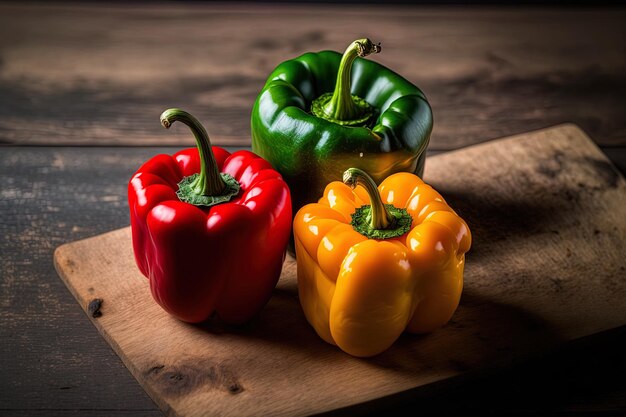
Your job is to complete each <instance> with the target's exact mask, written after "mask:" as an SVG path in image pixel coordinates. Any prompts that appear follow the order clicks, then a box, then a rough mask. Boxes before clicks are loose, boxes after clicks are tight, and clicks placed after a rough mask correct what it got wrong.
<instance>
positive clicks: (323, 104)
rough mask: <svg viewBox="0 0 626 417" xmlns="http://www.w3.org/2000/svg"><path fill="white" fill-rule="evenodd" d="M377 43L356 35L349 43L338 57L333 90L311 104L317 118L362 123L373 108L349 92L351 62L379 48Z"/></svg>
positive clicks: (366, 120) (366, 119)
mask: <svg viewBox="0 0 626 417" xmlns="http://www.w3.org/2000/svg"><path fill="white" fill-rule="evenodd" d="M380 50H381V48H380V45H378V44H374V43H373V42H372V41H371V40H369V39H358V40H356V41H354V42H352V43H351V44H350V46H348V48H347V49H346V51H345V52H344V54H343V57H342V58H341V62H340V63H339V71H338V73H337V82H336V84H335V91H334V92H332V93H325V94H322V95H321V96H320V97H318V98H317V99H315V100H314V101H313V103H312V104H311V112H312V113H313V114H314V115H315V116H317V117H320V118H323V119H326V120H329V121H331V122H334V123H338V124H341V125H348V126H357V125H364V124H366V123H367V122H368V120H369V119H370V118H371V117H372V115H373V114H374V109H373V108H372V106H370V105H369V104H368V103H367V102H366V101H365V100H364V99H362V98H361V97H358V96H355V95H352V94H351V88H352V64H353V63H354V60H355V59H356V58H357V56H360V57H366V56H368V55H370V54H372V53H378V52H380Z"/></svg>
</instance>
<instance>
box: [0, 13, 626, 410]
mask: <svg viewBox="0 0 626 417" xmlns="http://www.w3.org/2000/svg"><path fill="white" fill-rule="evenodd" d="M624 21H626V11H624V10H623V9H609V8H598V9H586V8H581V9H572V10H568V9H558V8H550V9H548V8H543V9H542V8H503V9H498V8H484V7H483V8H471V7H465V8H453V7H447V8H436V7H417V6H367V7H359V8H358V9H356V10H355V6H330V5H319V6H314V5H303V6H298V5H287V4H282V5H275V6H273V5H269V4H263V5H237V4H234V5H233V4H232V3H228V4H226V3H225V4H214V3H206V4H202V3H195V4H180V5H178V4H167V5H151V4H144V3H137V4H130V5H123V4H117V5H115V6H106V5H104V4H103V5H88V6H87V5H79V4H74V3H68V4H63V3H59V4H51V3H45V4H27V5H16V6H13V5H8V4H3V5H0V142H1V143H2V145H3V146H2V147H1V148H0V172H1V175H2V177H1V178H2V181H1V183H0V184H1V185H0V192H1V194H2V198H1V199H0V236H2V239H1V243H0V245H1V246H0V253H1V255H0V261H1V265H0V271H1V272H0V277H1V278H0V374H1V377H0V414H2V415H24V416H26V415H28V416H33V415H35V416H37V415H42V416H44V415H45V416H50V415H89V416H100V415H102V416H105V415H106V416H111V415H120V416H121V415H133V416H139V415H162V413H161V411H159V409H158V408H157V407H156V406H155V404H154V403H153V402H152V401H151V399H150V398H149V397H148V396H147V395H146V394H145V392H144V391H143V390H142V388H141V387H140V386H139V385H138V384H137V382H136V381H135V379H134V378H133V377H132V376H131V375H130V373H129V372H128V371H127V369H126V368H125V367H124V366H123V364H122V362H121V361H120V360H119V358H118V357H117V356H116V355H115V354H114V353H113V351H112V350H111V348H110V347H109V345H108V344H107V343H106V342H105V341H104V339H103V338H102V337H101V336H100V334H99V333H98V332H97V331H96V329H95V328H94V327H93V326H92V325H91V323H89V321H88V320H86V319H85V316H84V313H83V312H82V311H81V308H80V307H79V306H78V305H77V303H76V301H75V299H74V298H73V297H72V296H71V294H70V293H69V292H68V290H67V288H66V287H65V285H64V284H63V282H62V281H61V280H60V279H59V278H58V276H57V274H56V272H55V270H54V267H53V264H52V253H53V251H54V249H55V248H56V247H57V246H59V245H60V244H62V243H65V242H70V241H74V240H77V239H81V238H85V237H89V236H93V235H97V234H99V233H103V232H106V231H109V230H113V229H117V228H119V227H124V226H126V225H128V223H129V219H128V213H127V203H126V198H125V195H126V182H127V180H128V178H129V177H130V175H131V174H132V172H133V171H134V170H135V169H136V168H137V167H138V166H139V165H140V164H141V163H142V162H143V161H144V160H146V159H148V158H149V157H151V156H152V155H154V154H156V153H158V152H168V153H171V152H173V151H174V150H175V149H177V148H180V147H182V146H191V145H192V144H193V141H192V138H191V137H190V136H189V135H188V134H187V132H186V131H185V130H184V129H172V130H171V131H165V130H164V129H162V128H161V127H160V125H159V123H158V115H159V114H160V112H161V111H162V110H164V109H165V108H168V107H174V106H178V107H183V108H186V109H187V110H188V111H190V112H192V113H194V114H196V115H197V116H198V117H199V118H200V119H201V120H202V121H203V122H205V123H206V126H207V128H208V130H209V133H210V135H211V137H212V139H213V141H214V142H215V143H217V144H222V145H224V146H228V147H230V148H239V147H243V148H245V147H249V144H250V140H249V113H250V106H251V104H252V102H253V100H254V98H255V96H256V93H257V92H258V90H259V89H260V88H261V86H262V84H263V82H264V79H265V77H266V76H267V74H268V73H269V72H270V71H271V69H272V68H273V67H274V66H275V65H276V64H277V63H278V62H280V61H282V60H284V59H287V58H290V57H293V56H296V55H298V54H300V53H302V52H305V51H308V50H320V49H335V50H342V49H343V48H344V47H345V46H346V44H347V43H348V42H349V41H351V40H353V39H356V38H357V37H361V36H364V35H366V36H369V37H371V38H372V39H375V40H377V41H380V42H381V43H382V44H383V52H382V53H381V54H380V55H379V56H376V58H375V59H376V60H377V61H379V62H381V63H383V64H385V65H388V66H390V67H393V68H394V69H396V70H397V71H398V72H400V73H402V74H404V75H405V76H406V77H407V78H408V79H409V80H410V81H413V82H414V83H416V84H417V85H419V86H420V87H421V88H422V89H423V90H424V91H425V92H426V94H427V95H428V97H429V99H430V101H431V104H432V106H433V111H434V114H435V126H436V127H435V130H434V132H433V136H432V141H431V146H430V148H429V152H430V154H431V155H432V154H435V153H439V152H445V151H448V150H452V149H457V148H460V147H463V146H467V145H470V144H474V143H478V142H482V141H487V140H490V139H494V138H498V137H502V136H507V135H511V134H516V133H521V132H525V131H528V130H533V129H537V128H541V127H546V126H551V125H554V124H557V123H562V122H573V123H576V124H577V125H579V126H580V127H582V128H583V129H584V130H585V131H586V132H587V133H588V134H589V135H590V136H591V137H592V138H593V139H594V140H595V141H596V143H597V144H598V146H600V148H601V149H602V150H603V151H604V152H605V153H606V154H607V155H608V156H609V158H610V159H611V160H612V161H613V162H614V163H615V164H616V165H617V166H618V168H619V169H620V170H621V172H622V173H624V172H625V171H626V117H625V116H626V104H625V102H624V100H623V96H624V93H626V75H625V74H626V54H625V49H624V39H626V37H625V34H626V27H625V26H624V25H623V22H624ZM164 146H168V147H167V148H164ZM624 333H625V332H624V331H622V330H618V331H613V332H610V333H607V334H603V335H600V336H598V337H594V338H592V339H589V340H582V341H580V342H578V343H576V344H574V345H568V346H566V347H564V348H563V349H561V350H559V351H558V352H553V353H550V354H549V355H546V356H545V357H543V358H540V359H539V360H538V361H535V362H533V363H532V364H529V363H523V364H518V365H513V366H511V367H507V368H504V369H501V370H499V371H498V372H496V373H495V374H489V375H483V376H481V377H479V378H474V379H472V380H471V381H458V384H457V385H456V387H454V388H453V389H451V388H450V387H446V388H445V389H438V387H437V386H435V387H433V389H432V390H431V391H429V392H428V393H427V395H426V394H424V395H423V396H420V397H419V398H418V397H416V398H411V399H410V402H411V404H412V406H413V408H414V409H415V410H419V411H420V412H422V411H423V412H424V413H425V414H436V415H442V414H443V415H475V414H478V415H486V414H497V415H531V414H532V415H536V414H541V415H556V414H559V415H563V414H582V415H588V414H594V415H595V414H601V415H617V414H621V415H623V414H624V413H626V382H625V380H624V378H623V375H624V372H625V371H626V359H625V357H624V355H623V351H624V348H625V347H626V335H625V334H624ZM155 343H158V341H155ZM385 406H386V407H388V408H389V409H390V410H391V411H398V410H397V408H398V405H397V403H396V402H394V400H393V399H390V400H388V401H386V402H385Z"/></svg>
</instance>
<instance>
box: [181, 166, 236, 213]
mask: <svg viewBox="0 0 626 417" xmlns="http://www.w3.org/2000/svg"><path fill="white" fill-rule="evenodd" d="M220 177H221V179H222V181H224V183H225V184H226V187H224V190H223V191H222V193H221V194H218V195H203V194H199V193H197V192H196V187H195V185H196V183H197V182H198V179H199V178H200V174H193V175H190V176H188V177H184V178H183V179H182V180H181V181H180V182H179V183H178V191H176V195H177V196H178V199H179V200H180V201H182V202H183V203H189V204H193V205H194V206H202V207H211V206H215V205H218V204H221V203H227V202H229V201H230V200H232V199H233V198H234V197H235V196H236V195H237V194H239V190H240V189H241V186H240V185H239V183H238V182H237V180H236V179H235V178H234V177H233V176H232V175H230V174H227V173H225V172H222V173H220Z"/></svg>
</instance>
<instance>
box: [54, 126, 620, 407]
mask: <svg viewBox="0 0 626 417" xmlns="http://www.w3.org/2000/svg"><path fill="white" fill-rule="evenodd" d="M425 180H426V181H427V182H429V183H431V184H433V185H434V186H435V187H436V188H437V189H438V190H439V191H440V192H441V193H442V194H443V195H444V197H445V198H446V199H447V200H448V202H449V203H450V204H451V205H452V206H453V207H455V209H457V211H458V212H459V214H460V215H461V216H463V217H464V218H465V219H466V220H467V221H468V224H469V225H470V228H471V229H472V231H473V236H474V244H473V248H472V251H471V252H470V254H469V255H468V261H467V262H468V263H467V270H466V287H465V290H464V295H463V299H462V303H461V306H460V307H459V310H458V311H457V314H456V315H455V317H454V318H453V320H452V322H451V323H449V325H448V326H446V327H445V328H444V329H441V330H440V331H438V332H435V333H433V334H432V335H428V336H421V337H417V336H409V335H405V336H403V337H402V338H401V339H400V340H399V342H398V343H397V344H396V345H394V347H392V348H391V349H390V350H389V351H387V352H385V353H384V354H382V355H380V356H378V357H376V358H372V359H370V360H358V359H355V358H352V357H349V356H347V355H345V354H343V353H342V352H340V351H338V350H337V349H336V348H334V347H332V346H330V345H326V344H325V343H323V342H322V341H321V340H319V339H318V338H317V336H316V335H315V333H314V332H313V330H312V329H311V328H310V327H309V326H308V325H307V323H306V321H305V320H304V318H303V316H302V314H301V312H300V309H299V304H298V301H297V291H296V282H295V274H294V270H293V267H294V266H293V263H287V264H286V268H285V270H284V271H283V276H282V278H281V281H280V282H279V285H278V287H277V290H276V292H275V295H274V297H273V298H272V300H271V301H270V303H269V304H268V306H267V307H266V309H265V310H264V311H263V312H262V313H261V314H260V316H259V317H258V318H257V319H255V320H254V321H253V322H252V323H250V324H249V325H247V326H243V327H240V328H237V329H232V328H225V327H222V326H219V325H218V324H217V323H210V324H207V325H204V326H191V325H186V324H183V323H181V322H178V321H176V320H174V319H173V318H171V317H170V316H168V315H167V314H166V313H164V312H163V311H162V310H161V309H160V308H159V307H158V306H157V305H156V304H155V303H154V302H153V301H152V299H151V298H150V294H149V289H148V286H147V282H146V280H145V278H144V277H142V276H141V274H140V273H139V272H138V271H137V269H136V267H135V265H134V260H133V257H132V249H131V246H130V234H129V229H128V228H124V229H120V230H117V231H114V232H111V233H107V234H104V235H100V236H97V237H93V238H90V239H87V240H82V241H78V242H74V243H71V244H68V245H64V246H61V247H60V248H59V249H58V250H57V251H56V252H55V264H56V267H57V270H58V272H59V273H60V275H61V277H62V278H63V279H64V281H65V282H66V284H67V285H68V288H69V289H70V290H71V291H72V293H73V294H74V296H75V297H76V299H77V300H78V302H79V303H80V305H81V306H82V307H83V308H84V309H87V306H88V304H89V302H90V301H91V300H92V299H93V298H102V299H103V300H104V302H103V305H102V309H101V311H102V316H101V317H98V318H95V319H94V318H92V321H93V323H94V324H95V326H96V327H97V328H98V329H99V330H100V332H101V333H102V334H103V335H104V336H105V338H106V339H107V341H108V342H109V343H110V344H111V345H112V347H113V348H114V350H115V351H116V352H117V353H118V354H119V355H120V357H121V358H122V360H123V361H124V362H125V364H126V365H127V366H128V367H129V369H130V370H131V372H132V373H133V375H134V376H135V377H136V378H137V379H138V381H139V382H140V383H141V384H142V386H144V388H145V389H146V391H147V392H148V393H149V394H150V395H151V396H152V398H153V399H154V400H155V401H156V402H157V404H159V406H160V407H161V408H162V409H163V410H164V411H165V412H166V413H167V414H170V415H203V414H234V415H245V414H251V415H259V414H263V415H268V414H272V415H275V414H279V415H280V414H284V415H296V414H308V413H311V412H321V411H329V410H333V409H338V408H341V407H346V406H350V405H352V404H355V403H360V402H363V401H367V400H372V399H376V398H379V397H384V396H386V395H390V394H394V393H397V392H399V391H404V390H407V389H412V390H413V391H415V389H416V387H422V386H428V385H429V384H432V383H434V382H437V381H445V380H448V379H449V378H452V377H457V376H459V375H465V374H468V373H469V374H471V373H474V372H479V371H484V370H486V369H493V368H494V367H496V366H498V365H502V364H503V363H507V362H510V361H512V360H515V359H520V358H524V357H528V356H529V355H534V354H539V353H541V352H545V351H546V350H549V349H553V348H555V347H558V346H561V345H562V344H563V343H564V342H567V341H571V340H575V339H579V338H582V337H585V336H589V335H593V334H596V333H598V332H602V331H606V330H609V329H614V328H619V327H621V326H623V325H624V324H625V323H626V305H625V304H624V303H623V302H622V300H623V297H624V294H625V293H626V281H624V279H623V278H624V272H625V271H626V259H625V257H624V253H626V247H625V239H624V238H625V237H626V181H625V180H624V178H623V177H622V176H621V175H620V174H619V172H617V170H616V169H615V167H614V166H612V165H611V164H610V162H608V160H607V159H606V158H605V157H604V156H603V155H602V154H601V153H600V152H599V150H598V149H597V148H596V147H595V146H594V145H593V143H592V142H591V141H590V139H589V138H588V137H587V136H586V135H585V134H584V133H582V132H581V131H580V130H579V129H578V128H576V127H574V126H572V125H564V126H560V127H557V128H554V129H549V130H543V131H539V132H534V133H531V134H528V135H523V136H519V137H515V138H509V139H504V140H500V141H496V142H493V143H490V144H485V145H479V146H475V147H471V148H468V149H464V150H460V151H456V152H450V153H446V154H443V155H440V156H435V157H432V158H430V159H429V161H428V163H427V168H426V173H425ZM590 242H593V244H590ZM154 341H158V342H154ZM338 393H340V394H338Z"/></svg>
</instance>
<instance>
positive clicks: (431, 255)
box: [293, 173, 471, 357]
mask: <svg viewBox="0 0 626 417" xmlns="http://www.w3.org/2000/svg"><path fill="white" fill-rule="evenodd" d="M373 186H374V187H375V184H373ZM378 190H379V192H380V198H381V200H382V202H383V203H385V204H391V205H393V206H395V207H399V208H404V209H406V212H407V213H408V215H410V217H411V220H412V221H411V223H410V228H409V229H408V232H406V233H404V234H402V235H400V236H397V237H393V238H389V239H372V238H368V237H366V236H364V235H363V234H361V233H359V232H358V231H356V230H355V229H354V227H353V225H351V224H350V223H351V216H352V215H353V213H354V212H355V210H356V209H358V208H359V207H361V206H363V205H368V204H371V203H370V194H368V192H366V189H365V188H363V187H362V186H360V185H359V186H357V187H356V188H355V189H354V190H352V189H351V188H350V187H348V186H347V185H345V184H344V183H342V182H338V181H336V182H332V183H330V184H329V185H328V186H327V187H326V189H325V191H324V195H323V197H322V198H321V199H320V200H319V202H318V203H312V204H308V205H306V206H304V207H302V208H301V209H300V210H299V211H298V213H297V214H296V216H295V220H294V226H293V227H294V236H295V243H296V253H297V258H296V259H297V263H298V265H297V266H298V268H297V270H298V292H299V297H300V302H301V305H302V308H303V311H304V314H305V316H306V318H307V320H308V322H309V323H310V324H311V325H312V327H313V328H314V329H315V330H316V332H317V333H318V335H319V336H320V337H321V338H322V339H324V340H325V341H326V342H328V343H331V344H336V345H337V346H339V348H341V349H342V350H343V351H345V352H347V353H349V354H351V355H354V356H358V357H369V356H374V355H377V354H379V353H381V352H383V351H385V350H386V349H388V348H389V347H390V346H391V345H392V344H393V343H394V342H395V341H396V339H397V338H398V337H399V336H400V334H401V333H402V332H404V331H407V332H410V333H426V332H432V331H433V330H435V329H437V328H439V327H441V326H443V325H445V324H446V323H447V322H448V321H449V320H450V318H451V317H452V315H453V313H454V312H455V310H456V308H457V306H458V304H459V300H460V297H461V292H462V289H463V269H464V264H465V253H466V252H467V251H468V250H469V249H470V245H471V234H470V230H469V228H468V226H467V224H466V223H465V221H464V220H463V219H461V218H460V217H459V216H458V215H457V214H456V213H455V212H454V210H453V209H452V208H451V207H450V206H449V205H448V204H447V203H446V202H445V201H444V199H443V197H442V196H441V195H440V194H439V193H438V192H437V191H436V190H434V189H433V188H432V187H431V186H429V185H427V184H426V183H424V182H423V181H422V180H421V179H420V178H419V177H418V176H416V175H414V174H410V173H397V174H393V175H391V176H389V177H388V178H386V179H385V180H384V181H383V182H382V183H381V184H380V186H379V187H378Z"/></svg>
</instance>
